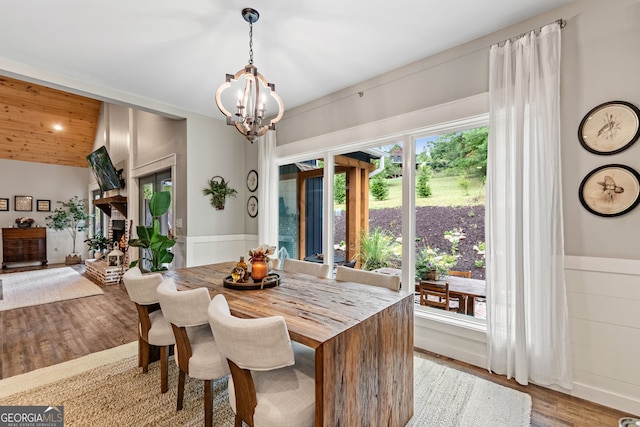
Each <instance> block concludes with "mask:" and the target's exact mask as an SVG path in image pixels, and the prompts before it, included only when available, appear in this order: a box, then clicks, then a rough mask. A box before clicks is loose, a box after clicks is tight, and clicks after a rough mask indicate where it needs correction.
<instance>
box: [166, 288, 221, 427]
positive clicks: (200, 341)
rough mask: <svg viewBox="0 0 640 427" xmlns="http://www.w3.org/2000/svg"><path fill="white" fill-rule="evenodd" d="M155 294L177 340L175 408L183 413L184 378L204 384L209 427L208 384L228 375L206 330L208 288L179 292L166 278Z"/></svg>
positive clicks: (209, 402)
mask: <svg viewBox="0 0 640 427" xmlns="http://www.w3.org/2000/svg"><path fill="white" fill-rule="evenodd" d="M157 292H158V299H159V300H160V306H161V307H162V312H163V313H164V316H165V318H166V319H167V320H168V321H169V323H171V327H172V329H173V334H174V336H175V340H176V357H175V359H176V364H177V365H178V368H179V369H180V373H179V376H178V401H177V405H176V408H177V410H178V411H179V410H181V409H182V402H183V398H184V383H185V376H186V375H189V376H190V377H191V378H196V379H200V380H204V420H205V426H207V427H209V426H211V425H212V423H213V396H212V392H211V381H212V380H215V379H218V378H222V377H224V376H225V375H227V374H229V366H228V364H227V360H226V359H225V358H224V357H222V355H220V353H219V351H218V346H217V344H216V342H215V340H214V339H213V334H212V332H211V327H210V326H209V315H208V313H207V310H208V308H209V303H210V302H211V297H210V296H209V291H208V289H207V288H197V289H190V290H185V291H178V290H177V289H176V285H175V283H174V282H173V279H171V278H167V279H165V280H163V281H162V283H161V284H160V285H159V286H158V288H157Z"/></svg>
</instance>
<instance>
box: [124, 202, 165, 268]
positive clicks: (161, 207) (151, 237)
mask: <svg viewBox="0 0 640 427" xmlns="http://www.w3.org/2000/svg"><path fill="white" fill-rule="evenodd" d="M170 206H171V193H170V192H169V191H159V192H157V193H153V196H151V200H149V212H150V213H151V216H152V217H153V225H152V226H151V227H146V226H144V225H139V226H137V227H136V232H137V233H138V238H137V239H129V246H133V247H136V248H141V249H148V253H150V255H151V258H148V256H147V255H146V254H147V252H146V251H144V250H143V251H141V253H140V258H139V259H137V260H135V261H132V262H131V264H130V265H129V266H130V267H135V266H136V265H138V263H139V262H140V260H146V261H148V262H149V264H150V270H151V271H163V270H167V267H166V264H170V263H171V261H173V253H171V251H169V249H170V248H172V247H173V246H174V245H175V244H176V241H175V239H171V238H169V237H167V236H165V235H163V234H160V220H159V218H160V217H161V216H162V215H164V214H166V213H167V211H168V210H169V207H170ZM140 267H141V268H142V265H140Z"/></svg>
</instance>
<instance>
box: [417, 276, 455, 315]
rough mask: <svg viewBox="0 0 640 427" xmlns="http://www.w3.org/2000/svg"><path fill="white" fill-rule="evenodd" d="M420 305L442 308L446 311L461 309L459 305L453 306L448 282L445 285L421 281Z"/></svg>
mask: <svg viewBox="0 0 640 427" xmlns="http://www.w3.org/2000/svg"><path fill="white" fill-rule="evenodd" d="M429 297H431V298H429ZM420 305H425V306H428V307H435V308H441V309H443V310H446V311H456V312H457V311H459V306H456V307H452V306H451V298H450V295H449V284H448V283H446V282H445V283H444V284H443V285H440V284H435V283H424V282H421V283H420Z"/></svg>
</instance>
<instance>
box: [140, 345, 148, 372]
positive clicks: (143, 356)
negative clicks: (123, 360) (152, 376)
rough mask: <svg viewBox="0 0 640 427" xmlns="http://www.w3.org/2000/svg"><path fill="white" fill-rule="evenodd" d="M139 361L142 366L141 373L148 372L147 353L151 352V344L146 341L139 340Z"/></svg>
mask: <svg viewBox="0 0 640 427" xmlns="http://www.w3.org/2000/svg"><path fill="white" fill-rule="evenodd" d="M140 344H141V346H140V358H139V359H140V363H141V366H142V373H143V374H146V373H147V372H149V354H150V353H151V348H150V347H151V346H150V345H149V343H148V342H146V341H144V340H141V342H140Z"/></svg>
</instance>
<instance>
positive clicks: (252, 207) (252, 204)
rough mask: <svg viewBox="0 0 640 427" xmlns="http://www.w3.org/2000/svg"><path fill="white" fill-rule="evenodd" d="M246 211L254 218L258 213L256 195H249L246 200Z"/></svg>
mask: <svg viewBox="0 0 640 427" xmlns="http://www.w3.org/2000/svg"><path fill="white" fill-rule="evenodd" d="M247 213H248V214H249V216H250V217H251V218H255V217H256V216H257V215H258V198H257V197H256V196H251V197H249V200H247Z"/></svg>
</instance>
